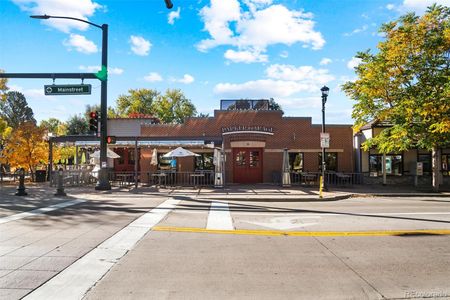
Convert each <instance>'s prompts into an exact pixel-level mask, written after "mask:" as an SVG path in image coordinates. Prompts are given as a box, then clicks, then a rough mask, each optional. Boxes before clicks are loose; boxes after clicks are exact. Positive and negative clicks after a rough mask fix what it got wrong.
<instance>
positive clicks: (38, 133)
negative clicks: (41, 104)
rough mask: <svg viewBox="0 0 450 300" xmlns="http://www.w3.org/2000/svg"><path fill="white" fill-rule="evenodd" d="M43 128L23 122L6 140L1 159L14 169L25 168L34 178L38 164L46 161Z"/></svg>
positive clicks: (45, 143) (46, 153)
mask: <svg viewBox="0 0 450 300" xmlns="http://www.w3.org/2000/svg"><path fill="white" fill-rule="evenodd" d="M44 137H45V128H43V127H38V126H36V124H35V123H34V122H24V123H22V124H21V125H19V126H18V127H17V128H14V129H13V131H12V133H11V134H10V135H9V137H8V138H7V140H6V144H5V146H4V149H3V151H2V154H3V158H4V160H5V162H6V163H7V164H9V165H10V167H12V168H14V169H18V168H25V169H27V170H29V171H30V172H31V174H32V176H33V178H34V172H35V170H36V167H37V166H38V165H39V164H46V163H47V159H48V142H47V141H45V139H44Z"/></svg>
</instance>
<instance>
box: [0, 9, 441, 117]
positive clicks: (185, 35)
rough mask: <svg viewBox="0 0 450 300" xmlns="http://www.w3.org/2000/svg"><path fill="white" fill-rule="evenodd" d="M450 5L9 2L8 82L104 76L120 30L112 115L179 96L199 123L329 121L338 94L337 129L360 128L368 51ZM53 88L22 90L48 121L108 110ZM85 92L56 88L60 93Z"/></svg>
mask: <svg viewBox="0 0 450 300" xmlns="http://www.w3.org/2000/svg"><path fill="white" fill-rule="evenodd" d="M434 2H438V3H439V4H443V5H447V6H450V0H386V1H384V0H370V1H361V0H304V1H296V0H291V1H275V0H245V1H238V0H212V1H209V0H208V1H206V0H198V1H191V0H173V3H174V7H173V8H172V9H171V10H168V9H167V8H166V7H165V4H164V1H163V0H0V30H1V31H0V32H1V34H0V69H4V70H5V71H6V72H93V71H94V70H95V68H98V67H99V65H100V61H101V30H99V29H97V28H95V27H92V26H85V24H83V23H79V22H74V21H66V20H64V21H61V20H48V21H40V20H35V19H30V18H29V17H28V16H29V15H32V14H49V15H60V16H72V17H77V18H83V19H86V20H89V21H90V22H93V23H96V24H103V23H107V24H109V56H108V59H109V61H108V63H109V68H110V70H109V81H108V104H109V105H114V103H115V101H116V99H117V97H118V96H119V95H120V94H125V93H127V91H128V90H129V89H131V88H149V89H156V90H158V91H160V92H164V91H165V90H166V89H168V88H179V89H181V90H182V91H183V92H184V93H185V95H186V96H187V97H188V98H189V99H191V100H192V102H193V103H194V104H195V106H196V107H197V109H198V111H199V112H203V113H210V114H212V113H213V110H214V109H218V108H219V103H220V99H236V98H254V99H261V98H266V99H267V98H270V97H273V98H274V99H275V100H276V101H277V102H278V103H280V104H281V105H282V107H283V109H284V111H285V115H286V116H310V117H312V118H313V122H314V123H320V122H321V97H320V88H321V87H322V86H323V85H327V86H329V87H330V95H329V98H328V102H327V110H326V112H327V123H336V124H351V123H352V119H351V108H352V101H351V100H350V99H348V98H347V97H346V96H345V94H344V93H343V92H342V91H341V90H340V86H341V85H342V83H344V82H345V81H347V80H352V79H353V78H355V74H354V71H353V66H354V65H355V64H357V61H355V59H354V55H355V54H356V52H357V51H360V50H365V49H368V48H371V49H375V48H376V45H377V43H378V42H379V41H381V40H382V39H383V38H382V37H381V36H380V35H379V34H378V28H379V27H380V25H381V24H382V23H385V22H387V21H390V20H393V19H395V18H397V17H398V16H400V15H402V14H404V13H405V12H408V11H414V12H416V13H418V14H422V13H423V12H424V10H425V9H426V7H427V5H430V4H432V3H434ZM51 83H52V81H51V80H50V79H42V80H41V79H11V80H10V81H9V87H10V88H11V89H12V90H18V91H21V92H23V93H24V94H25V95H26V97H27V101H28V103H29V105H30V106H31V107H32V109H33V111H34V113H35V117H36V119H37V120H39V121H40V120H42V119H48V118H50V117H57V118H59V119H61V120H66V119H68V118H69V117H70V116H71V115H74V114H78V113H81V112H83V111H84V108H85V106H86V104H98V103H99V102H100V83H99V82H98V81H96V80H91V81H88V80H86V81H85V83H90V84H92V88H93V91H92V95H89V96H44V89H43V86H44V85H45V84H51ZM68 83H74V84H79V83H81V82H80V80H62V79H61V80H56V84H68Z"/></svg>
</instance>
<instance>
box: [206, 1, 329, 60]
mask: <svg viewBox="0 0 450 300" xmlns="http://www.w3.org/2000/svg"><path fill="white" fill-rule="evenodd" d="M244 3H245V4H246V6H247V8H248V10H244V8H245V7H241V5H240V3H239V2H238V1H237V0H228V1H223V0H211V4H210V6H205V7H203V8H202V9H201V11H200V16H201V18H202V20H203V22H204V30H205V31H207V32H208V33H209V35H210V38H209V39H205V40H202V41H200V42H199V43H198V44H197V49H198V50H199V51H203V52H205V51H208V50H209V49H212V48H214V47H217V46H220V45H230V46H235V47H237V48H238V50H237V51H235V52H234V53H246V52H247V53H259V54H264V52H265V51H266V50H267V47H268V46H271V45H275V44H285V45H292V44H295V43H302V44H303V46H304V47H311V48H312V49H321V48H322V47H323V46H324V44H325V40H324V39H323V37H322V34H321V33H320V32H318V31H315V30H314V25H315V23H314V22H313V21H312V14H309V13H304V12H303V11H297V10H289V9H287V8H286V7H285V6H283V5H272V1H269V0H246V1H244ZM228 55H230V52H228ZM261 61H262V60H261ZM243 62H247V60H244V61H243Z"/></svg>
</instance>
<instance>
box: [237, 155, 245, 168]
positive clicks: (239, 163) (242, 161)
mask: <svg viewBox="0 0 450 300" xmlns="http://www.w3.org/2000/svg"><path fill="white" fill-rule="evenodd" d="M236 166H239V167H243V166H245V151H239V152H238V153H237V154H236Z"/></svg>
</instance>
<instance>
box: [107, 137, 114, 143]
mask: <svg viewBox="0 0 450 300" xmlns="http://www.w3.org/2000/svg"><path fill="white" fill-rule="evenodd" d="M106 143H108V144H115V143H116V137H115V136H107V137H106Z"/></svg>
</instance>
